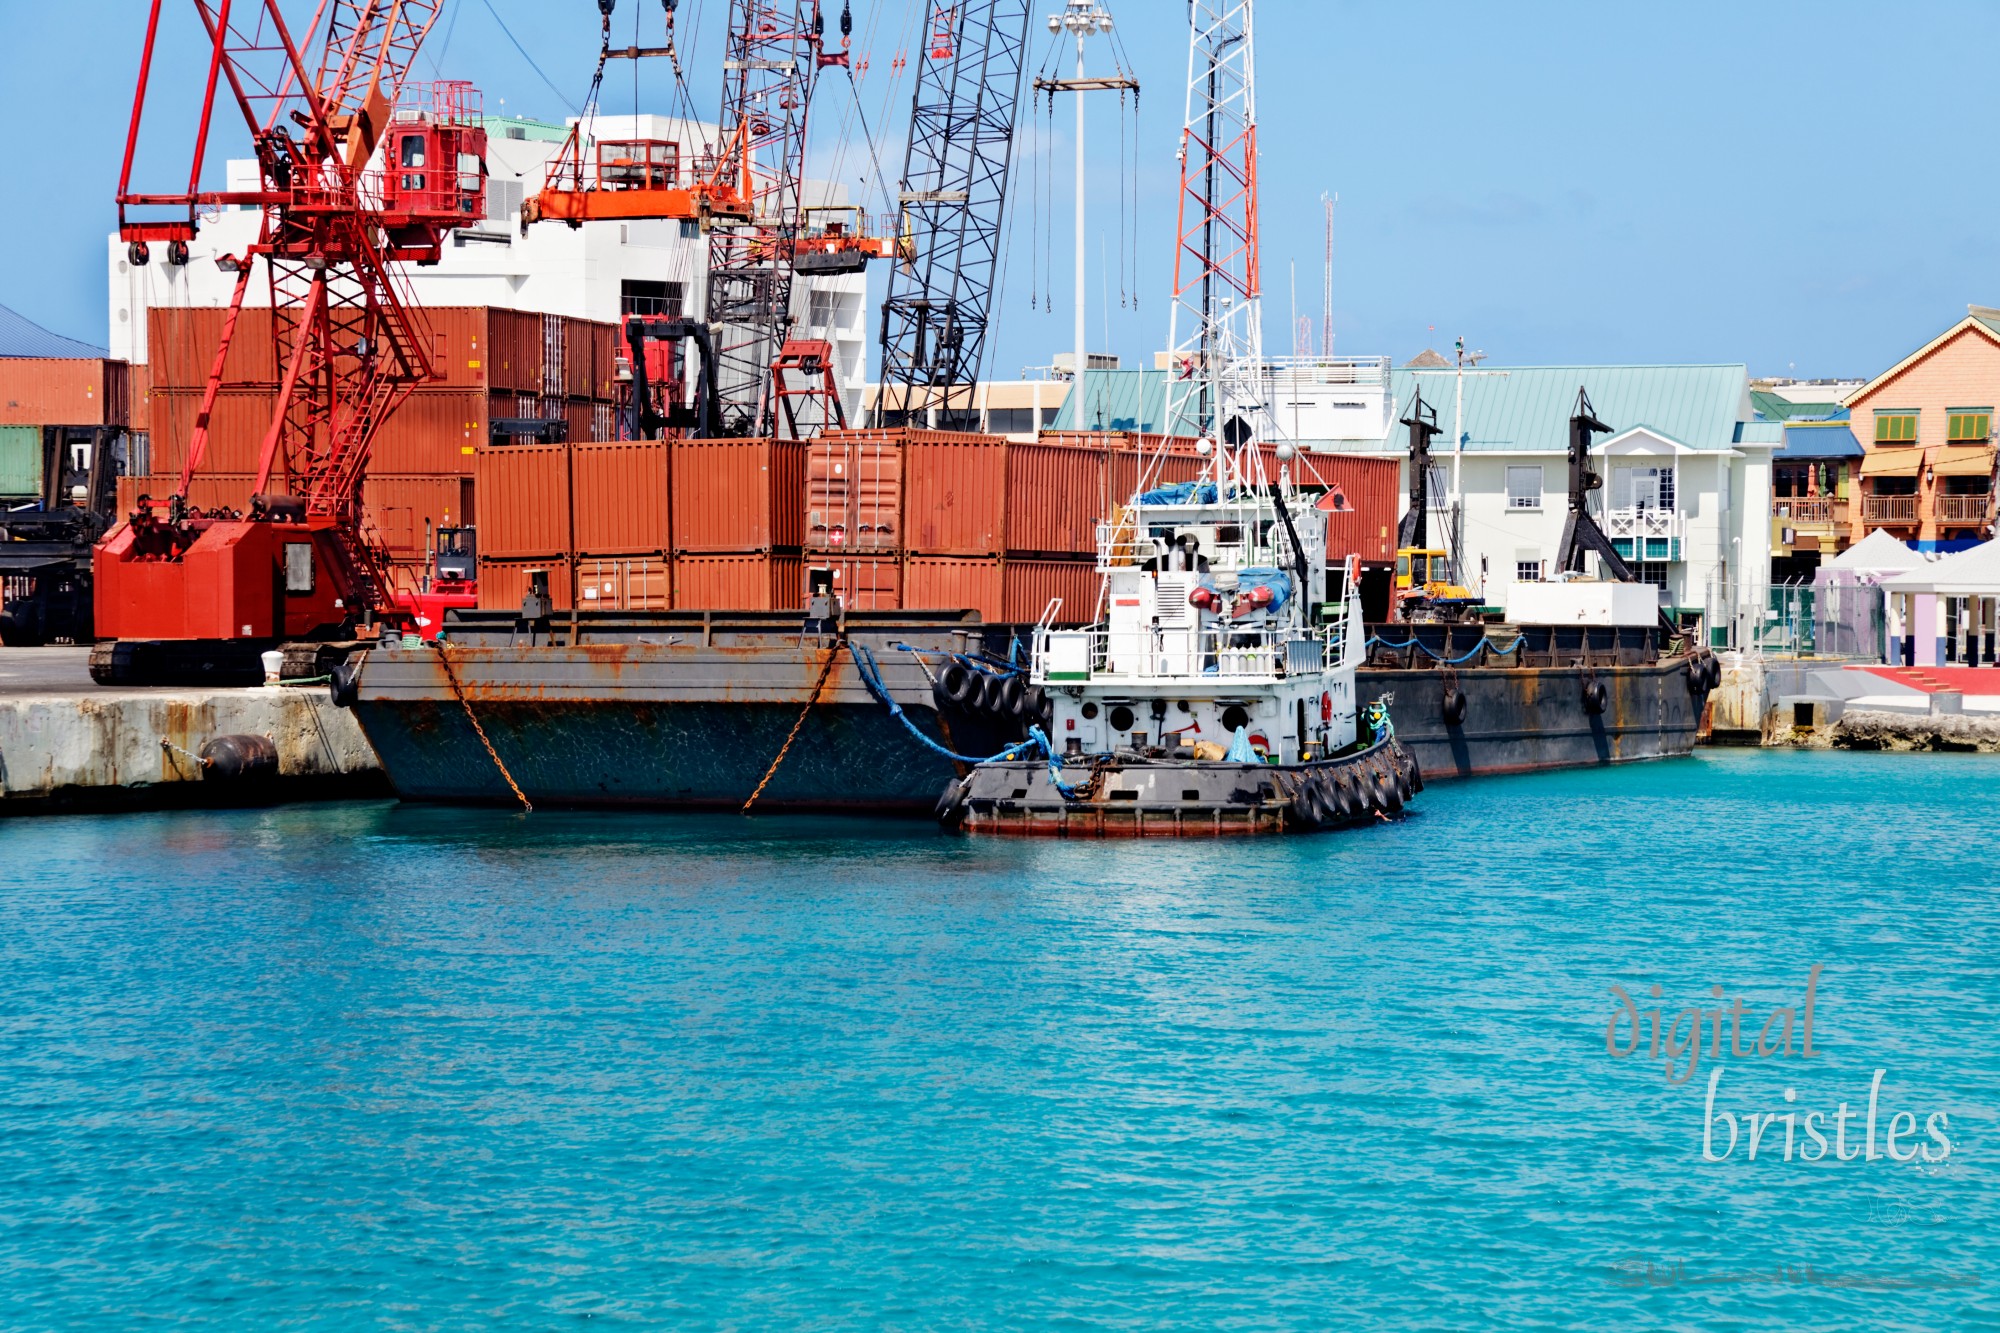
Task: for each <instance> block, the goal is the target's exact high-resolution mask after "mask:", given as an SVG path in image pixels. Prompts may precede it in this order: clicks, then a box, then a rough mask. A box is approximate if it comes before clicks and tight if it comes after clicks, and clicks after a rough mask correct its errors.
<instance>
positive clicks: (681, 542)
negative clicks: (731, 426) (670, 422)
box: [673, 439, 807, 552]
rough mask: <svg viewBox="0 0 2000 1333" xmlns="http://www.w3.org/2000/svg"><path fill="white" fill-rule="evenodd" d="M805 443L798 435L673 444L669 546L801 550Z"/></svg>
mask: <svg viewBox="0 0 2000 1333" xmlns="http://www.w3.org/2000/svg"><path fill="white" fill-rule="evenodd" d="M806 448H807V446H806V444H805V443H804V442H803V441H800V440H768V439H759V440H676V441H674V444H673V480H674V485H673V535H674V549H675V550H676V551H697V552H722V551H751V550H758V549H768V548H771V547H793V548H796V547H798V546H799V545H800V542H801V538H802V536H803V535H804V534H803V527H804V525H803V522H802V520H803V519H804V516H805V504H804V500H805V480H806Z"/></svg>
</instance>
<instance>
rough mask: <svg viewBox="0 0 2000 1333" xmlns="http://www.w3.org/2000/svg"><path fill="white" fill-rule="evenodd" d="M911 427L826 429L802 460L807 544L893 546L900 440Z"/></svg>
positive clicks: (896, 543) (898, 539) (898, 523)
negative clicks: (805, 462)
mask: <svg viewBox="0 0 2000 1333" xmlns="http://www.w3.org/2000/svg"><path fill="white" fill-rule="evenodd" d="M908 434H909V432H908V431H905V430H903V429H900V428H898V429H893V430H837V431H826V432H824V433H822V434H821V435H820V436H819V437H818V438H816V439H815V440H814V441H813V442H812V446H811V450H810V453H809V455H808V459H807V464H806V533H805V538H806V544H807V545H808V546H810V547H811V548H812V549H814V550H821V551H841V550H854V551H897V550H901V549H902V544H903V543H902V535H903V442H904V439H905V438H906V437H907V436H908Z"/></svg>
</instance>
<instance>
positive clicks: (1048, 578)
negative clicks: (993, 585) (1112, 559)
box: [1000, 554, 1103, 625]
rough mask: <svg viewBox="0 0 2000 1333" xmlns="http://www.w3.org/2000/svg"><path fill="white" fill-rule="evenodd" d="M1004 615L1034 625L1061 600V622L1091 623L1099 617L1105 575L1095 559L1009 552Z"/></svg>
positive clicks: (1004, 575)
mask: <svg viewBox="0 0 2000 1333" xmlns="http://www.w3.org/2000/svg"><path fill="white" fill-rule="evenodd" d="M1000 578H1001V591H1000V616H1001V619H1003V620H1007V621H1014V622H1021V623H1027V624H1032V623H1034V622H1036V621H1039V620H1040V619H1041V618H1042V613H1043V612H1044V611H1046V610H1047V609H1048V605H1049V603H1050V602H1051V601H1055V600H1060V601H1061V603H1062V605H1061V606H1060V607H1059V608H1058V609H1057V611H1056V615H1055V619H1054V620H1053V621H1052V622H1051V623H1053V624H1057V625H1087V624H1090V623H1092V622H1093V621H1095V620H1096V619H1097V598H1098V590H1099V588H1100V587H1101V586H1102V584H1103V576H1102V575H1101V574H1099V573H1098V572H1097V561H1096V560H1095V559H1094V558H1084V559H1079V558H1075V557H1072V558H1070V559H1049V558H1046V557H1036V556H1016V555H1011V554H1010V555H1009V556H1008V557H1007V560H1006V563H1005V564H1004V565H1003V566H1002V567H1001V571H1000Z"/></svg>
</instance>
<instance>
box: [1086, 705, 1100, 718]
mask: <svg viewBox="0 0 2000 1333" xmlns="http://www.w3.org/2000/svg"><path fill="white" fill-rule="evenodd" d="M1083 715H1084V716H1085V717H1096V716H1097V705H1096V704H1085V705H1084V706H1083Z"/></svg>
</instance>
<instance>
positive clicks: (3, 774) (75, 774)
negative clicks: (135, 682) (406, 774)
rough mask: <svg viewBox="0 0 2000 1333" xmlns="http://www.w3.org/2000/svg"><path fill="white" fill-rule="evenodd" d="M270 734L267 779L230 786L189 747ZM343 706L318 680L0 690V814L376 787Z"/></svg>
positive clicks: (378, 776)
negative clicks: (271, 760)
mask: <svg viewBox="0 0 2000 1333" xmlns="http://www.w3.org/2000/svg"><path fill="white" fill-rule="evenodd" d="M228 735H256V736H266V737H268V738H270V740H271V741H272V743H273V744H274V745H275V746H276V747H277V752H278V780H277V782H276V783H275V784H271V783H265V782H258V783H256V784H255V786H256V788H257V789H256V790H235V789H231V787H230V785H229V784H226V783H222V782H218V781H216V780H213V779H205V778H204V776H203V771H202V765H201V763H200V762H199V761H198V760H197V759H195V758H194V757H192V756H195V755H198V754H199V753H200V752H201V747H202V746H203V745H204V744H206V743H207V742H209V741H210V740H213V739H215V738H216V737H218V736H228ZM387 793H388V786H387V783H386V781H385V780H384V778H383V776H382V771H381V765H380V764H379V763H378V762H377V760H376V758H375V751H374V749H373V748H372V747H371V746H370V745H369V744H368V740H367V738H366V737H365V736H363V735H362V733H361V728H360V727H359V726H357V725H356V724H355V721H354V718H353V715H352V714H350V713H347V712H345V711H343V710H341V709H338V708H335V707H334V706H333V704H332V702H331V701H330V700H329V699H328V698H327V693H326V690H325V689H324V688H322V687H318V686H287V687H270V688H259V689H210V690H202V689H188V690H145V691H136V690H135V691H122V690H110V689H94V688H90V687H86V688H84V689H82V690H71V691H65V692H61V693H56V692H50V693H33V694H17V695H12V696H9V697H0V814H4V813H14V814H27V813H47V812H50V811H58V810H69V809H75V810H95V809H132V808H146V807H155V806H181V805H207V804H241V803H245V802H258V803H261V802H268V801H273V800H297V799H315V798H321V797H352V796H378V795H386V794H387Z"/></svg>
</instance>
